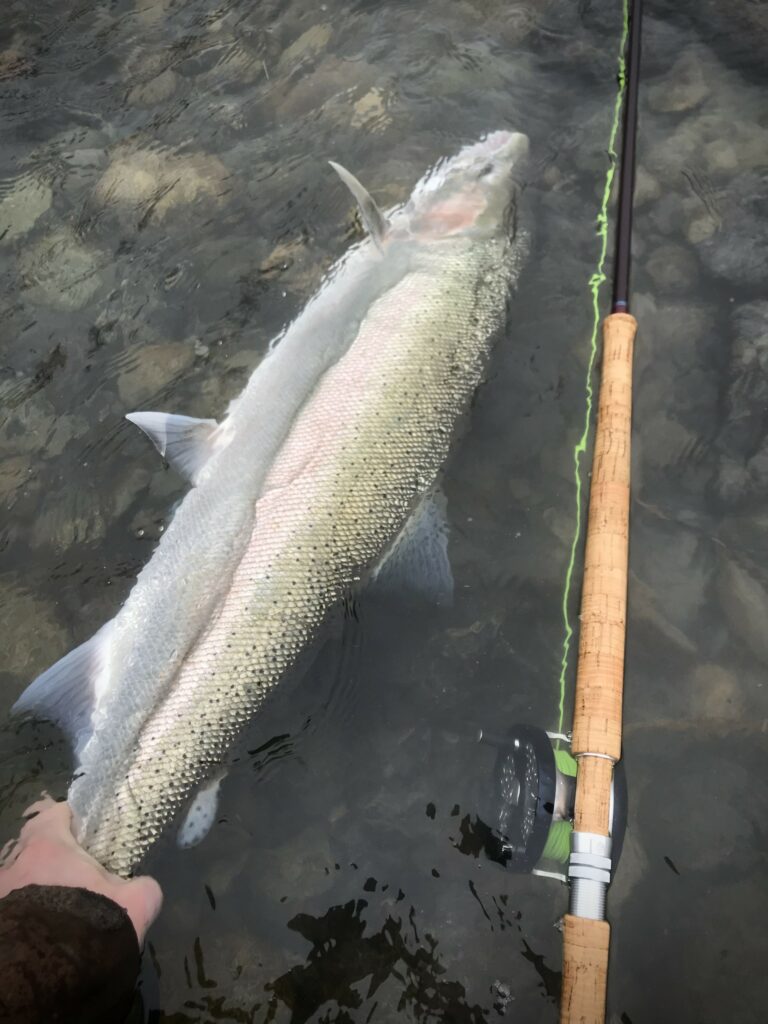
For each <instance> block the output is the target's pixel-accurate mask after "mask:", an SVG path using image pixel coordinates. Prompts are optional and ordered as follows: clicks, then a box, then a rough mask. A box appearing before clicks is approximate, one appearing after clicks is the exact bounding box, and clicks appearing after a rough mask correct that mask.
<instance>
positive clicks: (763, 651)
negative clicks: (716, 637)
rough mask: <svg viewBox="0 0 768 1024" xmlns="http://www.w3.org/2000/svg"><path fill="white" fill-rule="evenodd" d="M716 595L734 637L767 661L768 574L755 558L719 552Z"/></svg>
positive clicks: (763, 660)
mask: <svg viewBox="0 0 768 1024" xmlns="http://www.w3.org/2000/svg"><path fill="white" fill-rule="evenodd" d="M717 590H718V595H719V598H720V607H721V609H722V612H723V615H724V616H725V618H726V620H727V621H728V624H729V626H730V627H731V632H732V634H733V636H734V637H735V638H736V640H738V641H741V643H743V644H744V645H745V646H746V648H747V650H748V651H749V652H750V654H752V655H753V656H754V657H755V658H757V659H758V661H760V662H761V663H762V664H763V665H768V629H766V623H768V578H766V574H765V572H764V571H763V570H762V569H761V568H760V567H759V566H757V565H756V564H755V563H754V562H751V561H750V560H748V559H746V558H738V559H737V558H736V557H734V556H732V555H731V554H729V553H726V552H721V554H720V559H719V570H718V587H717Z"/></svg>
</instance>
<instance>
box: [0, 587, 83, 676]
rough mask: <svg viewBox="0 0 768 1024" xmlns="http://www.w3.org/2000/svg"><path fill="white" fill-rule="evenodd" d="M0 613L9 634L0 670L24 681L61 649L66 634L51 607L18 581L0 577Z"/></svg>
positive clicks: (59, 654) (59, 653) (65, 641)
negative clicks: (11, 641)
mask: <svg viewBox="0 0 768 1024" xmlns="http://www.w3.org/2000/svg"><path fill="white" fill-rule="evenodd" d="M0 616H2V621H3V630H4V632H5V634H6V636H7V637H13V643H5V644H4V645H3V666H2V667H3V671H5V672H10V673H11V674H12V675H15V676H17V677H19V679H20V680H22V681H25V682H28V681H30V680H32V679H34V678H35V676H36V675H37V674H38V673H39V672H42V670H43V669H44V668H47V667H48V665H50V664H51V663H52V662H53V661H55V660H56V658H57V657H60V656H61V655H62V654H64V653H65V651H66V649H67V646H68V644H69V640H70V638H69V635H68V633H67V631H66V630H65V629H63V628H62V626H61V625H60V624H59V622H58V620H57V618H56V615H55V613H54V611H53V609H52V608H51V607H50V606H49V605H48V603H47V602H45V601H42V600H39V599H38V598H36V597H34V596H33V595H32V594H30V593H29V591H28V590H27V589H26V588H24V587H22V586H21V585H19V584H17V583H14V582H9V581H7V580H3V581H0Z"/></svg>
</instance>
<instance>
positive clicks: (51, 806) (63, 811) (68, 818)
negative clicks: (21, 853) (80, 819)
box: [20, 797, 73, 841]
mask: <svg viewBox="0 0 768 1024" xmlns="http://www.w3.org/2000/svg"><path fill="white" fill-rule="evenodd" d="M24 817H25V818H26V819H27V820H26V822H25V824H24V827H23V828H22V830H21V834H20V839H21V840H22V841H26V840H29V839H31V838H33V837H39V836H42V835H46V836H49V837H53V836H57V837H59V838H61V839H66V838H73V837H72V828H71V823H72V809H71V808H70V806H69V804H68V803H67V802H66V801H62V802H61V803H57V802H56V801H55V800H52V799H51V798H50V797H44V798H43V799H42V800H37V801H36V802H35V803H34V804H32V806H31V807H28V808H27V810H26V811H25V812H24Z"/></svg>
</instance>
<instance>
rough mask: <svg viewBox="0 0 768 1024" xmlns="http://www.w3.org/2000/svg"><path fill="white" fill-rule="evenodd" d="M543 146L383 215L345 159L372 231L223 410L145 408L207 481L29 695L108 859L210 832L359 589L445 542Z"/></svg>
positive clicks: (496, 150)
mask: <svg viewBox="0 0 768 1024" xmlns="http://www.w3.org/2000/svg"><path fill="white" fill-rule="evenodd" d="M527 150H528V141H527V139H526V137H525V136H524V135H520V134H516V133H510V132H501V131H500V132H494V133H493V134H490V135H488V136H487V137H486V138H485V139H483V140H482V141H480V142H478V143H476V144H475V145H471V146H467V147H465V148H464V149H462V150H461V151H460V152H459V153H458V154H457V155H456V156H454V157H453V158H451V159H445V160H442V161H441V162H439V163H438V164H437V165H436V166H435V167H434V168H433V169H432V170H431V171H429V172H428V173H427V174H426V175H425V176H424V178H422V180H421V181H420V182H419V183H418V184H417V185H416V187H415V189H414V191H413V193H412V195H411V197H410V199H409V200H408V202H407V203H405V204H404V205H402V206H400V207H397V208H395V209H394V210H392V211H390V212H389V213H388V214H387V215H386V216H385V215H384V214H383V213H382V212H381V211H379V210H378V208H377V207H376V205H375V203H374V202H373V200H372V199H371V197H370V196H369V195H368V194H367V193H366V192H365V190H364V189H363V188H362V186H361V185H360V184H359V182H357V180H356V179H355V178H353V177H352V175H350V174H349V173H348V172H346V171H344V169H343V168H340V167H338V166H336V165H334V166H335V169H336V170H337V171H338V173H339V174H340V176H341V177H342V179H343V180H344V181H345V182H346V183H347V184H348V185H349V187H350V188H351V190H352V191H353V193H354V194H355V196H356V198H357V199H358V201H359V203H360V206H361V210H362V213H363V217H364V219H365V221H366V223H367V224H368V227H369V229H370V232H371V234H370V236H369V237H367V238H366V239H365V240H364V241H362V242H360V243H359V244H358V245H356V246H354V247H353V248H352V249H351V250H350V251H349V252H348V253H347V254H346V256H344V257H343V258H342V259H341V260H340V261H339V262H338V263H337V264H336V265H335V266H334V267H333V268H332V269H331V271H330V272H329V273H328V275H327V276H326V278H325V280H324V283H323V284H322V287H321V288H320V290H319V292H318V293H317V295H315V297H314V298H312V299H311V300H310V302H309V303H308V304H307V305H306V307H305V308H304V310H303V311H302V312H301V314H300V315H299V316H298V317H297V318H296V319H295V320H294V321H293V322H292V323H291V324H290V326H288V327H287V328H286V330H285V331H284V332H283V334H282V335H281V336H280V337H279V338H278V339H277V340H276V342H275V343H273V345H272V346H271V347H270V350H269V352H268V353H267V355H266V356H265V358H264V359H263V360H262V362H261V363H260V365H259V366H258V367H257V369H256V370H255V371H254V373H253V374H252V376H251V378H250V380H249V382H248V384H247V385H246V387H245V389H244V390H243V392H242V393H241V394H240V395H239V396H238V398H236V399H235V400H234V401H233V402H232V403H231V404H230V406H229V408H228V410H227V412H226V415H225V416H224V418H223V419H222V420H221V421H220V422H218V423H217V422H216V421H214V420H197V419H192V418H190V417H186V416H174V415H170V414H167V413H160V412H139V413H133V414H131V415H129V417H128V418H129V419H131V420H132V421H133V422H134V423H136V424H137V425H138V426H139V427H141V429H143V430H144V431H145V432H146V433H147V434H148V435H149V436H150V437H151V439H152V440H153V442H154V443H155V445H156V446H157V447H158V448H159V450H160V452H161V454H162V455H163V456H164V457H165V458H166V459H167V460H168V461H169V462H170V463H171V464H172V465H174V466H175V467H176V468H177V469H178V470H179V471H180V472H182V473H184V474H185V476H186V477H187V478H188V479H189V481H190V482H191V483H192V485H193V486H192V488H191V490H190V491H189V493H188V494H187V496H186V497H185V499H184V500H183V502H182V503H181V505H180V506H179V508H178V510H177V511H176V514H175V515H174V517H173V519H172V521H171V522H170V524H169V526H168V529H167V530H166V532H165V534H164V535H163V537H162V539H161V541H160V543H159V545H158V547H157V549H156V550H155V552H154V554H153V556H152V558H151V559H150V561H149V563H148V564H147V565H146V567H145V568H144V569H143V570H142V572H141V573H140V574H139V576H138V578H137V580H136V583H135V585H134V587H133V589H132V590H131V593H130V594H129V596H128V599H127V601H126V602H125V604H124V605H123V607H122V608H121V610H120V611H119V612H118V614H117V615H116V616H115V618H114V619H112V620H111V621H110V622H108V623H107V624H106V625H105V626H103V627H102V628H101V629H100V630H99V631H98V632H97V633H96V634H95V636H94V637H92V639H91V640H89V641H88V642H87V643H85V644H83V645H81V646H80V647H78V648H76V649H75V650H73V651H72V652H70V653H69V654H68V655H66V656H65V657H64V658H62V659H61V661H59V662H57V663H56V664H55V665H54V666H53V667H52V668H50V669H49V670H48V671H47V672H45V673H43V675H41V676H39V677H38V678H37V679H36V680H35V681H34V682H33V683H32V684H31V685H30V686H29V687H28V688H27V690H26V691H25V692H24V693H23V694H22V696H21V697H20V698H19V700H18V701H17V703H16V705H15V710H16V711H18V712H21V711H26V712H32V713H34V714H36V715H37V716H38V717H41V718H47V719H51V720H53V721H55V722H57V723H58V724H59V725H60V726H61V727H62V728H63V729H64V730H65V731H66V732H67V733H68V734H69V736H70V737H71V739H72V742H73V746H74V751H75V757H76V762H77V770H76V773H75V776H74V781H73V782H72V784H71V786H70V790H69V801H70V803H71V805H72V808H73V811H74V816H75V821H76V822H77V828H78V833H77V837H78V839H79V841H80V842H81V843H82V844H83V845H84V847H85V848H86V849H87V850H88V851H89V852H90V853H92V854H93V855H94V856H95V857H96V858H97V859H98V860H99V861H101V863H102V864H104V866H105V867H107V868H109V869H110V870H112V871H116V872H118V873H120V874H122V875H129V874H130V873H131V872H132V871H133V870H134V869H135V867H136V866H137V864H138V863H139V861H140V860H141V858H142V857H143V856H144V854H145V853H146V851H147V850H148V849H149V847H150V846H151V845H152V843H153V842H154V841H155V839H156V838H157V837H158V836H159V835H160V833H161V831H162V830H163V829H164V828H165V827H166V826H167V825H168V824H169V822H170V821H171V820H172V819H173V818H175V817H176V816H177V815H178V814H179V812H180V811H181V810H182V808H183V807H184V805H185V804H187V805H189V804H191V816H190V817H189V819H188V822H187V825H185V826H184V828H185V829H186V832H184V833H183V834H182V836H181V841H182V845H188V844H189V843H190V842H194V841H195V839H196V838H197V837H196V835H195V830H196V828H197V827H198V825H199V824H200V822H201V821H202V822H204V823H206V824H209V823H210V821H211V820H212V818H213V814H212V813H211V809H210V799H209V798H211V799H215V794H216V792H217V790H218V787H219V782H220V780H221V776H222V773H223V770H225V764H226V757H227V752H228V750H229V748H230V747H231V745H232V743H233V741H234V740H235V739H236V737H237V736H238V733H239V732H240V731H241V730H242V728H243V726H244V724H245V723H246V722H247V721H248V720H249V719H250V718H251V717H252V716H253V714H254V712H256V711H257V709H258V708H259V707H260V705H261V704H262V703H263V701H264V699H265V698H266V696H267V695H268V693H269V692H270V690H272V688H273V687H275V686H276V685H277V684H278V683H279V682H280V680H281V678H282V677H283V676H284V675H285V673H286V671H287V670H288V669H289V668H290V667H291V666H292V665H293V664H294V663H295V662H296V660H297V657H298V656H299V654H300V653H301V652H302V651H303V650H304V649H305V648H306V647H307V645H308V644H309V642H310V641H311V639H312V638H313V636H314V635H315V634H316V632H317V629H318V627H319V625H320V624H321V622H322V621H323V619H324V618H325V616H326V615H327V613H328V611H329V609H330V608H331V607H332V606H333V605H334V603H335V602H337V601H339V600H340V598H341V597H342V596H343V594H344V593H345V592H347V591H348V589H349V588H350V587H352V586H355V585H357V584H359V583H360V582H361V581H365V580H366V579H367V578H368V577H369V576H370V575H371V574H372V573H374V572H375V571H377V569H378V567H379V566H380V565H381V563H382V561H383V560H385V559H386V558H387V557H388V555H389V556H390V557H391V558H392V559H394V560H395V561H396V560H397V559H398V558H399V557H401V551H400V549H401V548H402V547H404V546H406V545H407V544H410V545H411V546H413V545H414V544H415V545H420V546H421V548H422V549H425V548H428V547H429V546H430V545H432V546H433V547H435V549H436V550H437V551H438V553H439V550H440V549H441V546H442V551H443V553H444V552H445V543H444V540H443V541H442V542H441V540H440V537H439V536H437V537H436V536H435V535H436V534H439V533H440V529H441V527H440V525H439V523H438V521H437V517H438V515H439V513H437V512H436V511H435V506H434V505H431V506H429V507H427V506H428V502H429V494H430V491H431V490H432V489H433V488H434V486H435V483H436V478H437V474H438V471H439V469H440V466H441V464H442V462H443V461H444V459H445V457H446V454H447V452H448V449H449V446H450V443H451V438H452V434H453V430H454V426H455V424H456V421H457V418H458V417H459V416H460V415H461V413H462V412H464V411H465V409H466V407H467V404H468V401H469V399H470V397H471V395H472V393H473V391H474V389H475V388H476V386H477V385H478V383H479V382H480V379H481V376H482V373H483V366H484V362H485V359H486V357H487V354H488V351H489V349H490V346H491V343H492V341H493V339H494V336H495V335H496V334H497V333H498V331H499V330H500V329H501V328H502V327H503V326H504V324H505V319H506V304H507V300H508V295H509V289H510V286H511V285H512V284H513V283H514V281H515V279H516V277H517V273H518V271H519V267H520V264H521V261H522V259H523V256H524V252H525V248H526V245H525V237H524V234H523V233H522V232H518V231H517V230H516V223H517V218H516V206H517V201H518V194H519V190H518V184H519V183H518V182H516V177H518V176H519V174H518V172H519V170H520V168H521V167H522V165H523V164H524V161H525V157H526V155H527ZM417 520H418V522H416V521H417ZM419 523H420V524H421V525H419ZM425 524H426V525H425ZM422 554H423V551H422ZM196 822H197V824H196ZM203 827H204V825H203Z"/></svg>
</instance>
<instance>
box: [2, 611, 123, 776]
mask: <svg viewBox="0 0 768 1024" xmlns="http://www.w3.org/2000/svg"><path fill="white" fill-rule="evenodd" d="M111 628H112V623H111V622H107V623H106V625H104V626H102V627H101V629H100V630H99V631H98V633H95V634H94V635H93V636H92V637H91V639H90V640H86V642H85V643H84V644H80V646H79V647H75V649H74V650H73V651H70V652H69V654H65V655H64V657H63V658H61V659H59V661H57V662H56V663H55V664H54V665H51V667H50V668H49V669H47V670H46V671H45V672H43V673H42V675H39V676H38V677H37V679H35V680H34V682H32V683H30V684H29V686H28V687H27V688H26V690H25V691H24V692H23V693H22V695H21V696H20V697H19V699H18V700H17V701H16V703H15V704H14V705H13V707H12V708H11V714H17V715H20V714H25V713H29V714H33V715H35V716H36V717H37V718H43V719H47V720H48V721H51V722H55V723H56V725H58V726H59V728H60V729H62V730H63V731H64V732H65V733H66V734H67V736H68V737H69V739H70V741H71V743H72V746H73V747H74V751H75V755H76V756H77V757H78V759H79V757H80V753H81V751H82V749H83V747H84V746H85V745H86V743H87V742H88V740H89V739H90V738H91V733H92V731H93V711H94V707H95V705H96V701H97V698H98V694H99V691H100V690H101V689H103V688H104V686H105V685H106V683H107V680H106V679H105V678H104V674H105V673H106V672H107V670H108V655H109V641H110V632H111Z"/></svg>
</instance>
